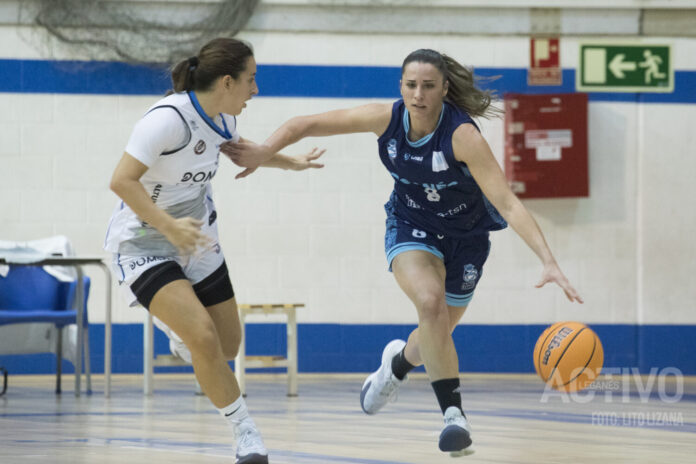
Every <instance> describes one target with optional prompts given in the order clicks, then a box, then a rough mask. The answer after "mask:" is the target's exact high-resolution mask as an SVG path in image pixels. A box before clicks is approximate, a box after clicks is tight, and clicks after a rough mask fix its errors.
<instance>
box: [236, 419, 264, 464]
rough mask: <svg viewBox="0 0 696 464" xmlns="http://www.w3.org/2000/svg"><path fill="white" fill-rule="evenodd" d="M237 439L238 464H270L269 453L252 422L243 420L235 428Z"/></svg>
mask: <svg viewBox="0 0 696 464" xmlns="http://www.w3.org/2000/svg"><path fill="white" fill-rule="evenodd" d="M235 435H236V437H237V461H236V464H268V451H267V450H266V446H264V444H263V440H262V439H261V434H260V433H259V431H258V430H257V429H256V425H255V424H254V422H253V421H251V420H248V419H247V420H243V421H242V422H240V423H239V425H237V427H236V428H235Z"/></svg>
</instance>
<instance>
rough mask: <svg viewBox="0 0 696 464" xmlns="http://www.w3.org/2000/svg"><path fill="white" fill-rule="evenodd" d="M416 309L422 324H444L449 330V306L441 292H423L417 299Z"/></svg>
mask: <svg viewBox="0 0 696 464" xmlns="http://www.w3.org/2000/svg"><path fill="white" fill-rule="evenodd" d="M415 303H416V307H417V309H418V317H419V319H420V321H421V322H427V323H442V322H444V323H445V324H446V327H447V328H449V324H450V321H449V315H448V314H447V305H446V304H445V300H444V297H443V295H442V292H440V291H427V290H426V291H423V292H420V293H419V294H418V296H417V298H416V302H415Z"/></svg>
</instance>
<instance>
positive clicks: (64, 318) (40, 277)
mask: <svg viewBox="0 0 696 464" xmlns="http://www.w3.org/2000/svg"><path fill="white" fill-rule="evenodd" d="M89 287H90V279H89V277H84V280H83V288H84V300H83V301H84V302H85V305H84V311H83V314H84V319H83V327H84V329H83V330H84V337H83V340H84V344H83V349H84V353H85V356H84V359H85V370H86V373H87V385H88V392H89V389H90V386H91V378H90V362H89V326H88V318H87V298H88V296H89ZM76 289H77V281H75V282H61V281H59V280H58V279H56V278H55V277H53V276H52V275H50V274H49V273H47V272H46V271H44V270H43V269H42V268H41V267H35V266H14V265H10V271H9V273H8V274H7V276H6V277H0V325H7V324H26V323H50V324H53V325H54V327H55V330H56V335H57V336H56V358H57V360H56V393H60V392H61V371H62V353H63V337H62V334H63V332H62V330H61V329H62V328H63V327H65V326H67V325H70V324H76V323H77V309H76V308H75V306H74V299H75V291H76ZM75 375H76V376H77V375H79V369H77V368H76V369H75Z"/></svg>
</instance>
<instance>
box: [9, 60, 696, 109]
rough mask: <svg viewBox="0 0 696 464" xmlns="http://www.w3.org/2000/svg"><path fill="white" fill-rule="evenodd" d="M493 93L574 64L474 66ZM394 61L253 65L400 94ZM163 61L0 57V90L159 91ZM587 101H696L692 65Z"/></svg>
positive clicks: (378, 93)
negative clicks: (667, 89)
mask: <svg viewBox="0 0 696 464" xmlns="http://www.w3.org/2000/svg"><path fill="white" fill-rule="evenodd" d="M475 73H476V74H477V75H479V76H482V77H497V79H496V80H492V81H488V82H483V81H482V82H481V85H482V86H483V87H484V88H488V89H492V90H495V91H496V92H497V93H498V94H500V95H502V94H505V93H522V94H548V93H575V92H576V90H575V69H563V71H562V77H563V83H562V85H559V86H529V85H527V69H526V68H495V67H492V68H483V67H482V68H476V69H475ZM399 78H400V68H399V67H395V66H393V67H392V66H321V65H287V64H260V65H258V74H257V82H258V86H259V96H260V97H314V98H388V99H392V98H393V99H396V98H399V89H398V82H399ZM170 86H171V85H170V81H169V71H168V68H167V66H165V65H163V64H152V65H133V64H126V63H120V62H110V61H74V60H73V61H68V60H66V61H51V60H22V59H0V92H19V93H66V94H104V95H163V94H164V92H166V91H167V90H168V89H169V88H170ZM588 95H589V99H590V101H611V102H629V103H687V104H694V103H696V71H675V73H674V92H672V93H658V92H654V93H634V92H607V93H604V92H590V93H588Z"/></svg>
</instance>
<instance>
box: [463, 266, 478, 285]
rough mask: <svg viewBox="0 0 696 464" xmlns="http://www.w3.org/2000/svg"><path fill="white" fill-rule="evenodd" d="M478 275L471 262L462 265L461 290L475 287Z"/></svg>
mask: <svg viewBox="0 0 696 464" xmlns="http://www.w3.org/2000/svg"><path fill="white" fill-rule="evenodd" d="M478 277H479V273H478V269H476V266H474V265H473V264H467V265H466V266H464V282H463V283H462V290H472V289H473V288H474V287H476V281H477V280H478Z"/></svg>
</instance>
